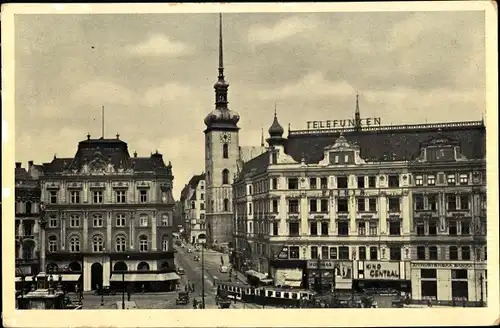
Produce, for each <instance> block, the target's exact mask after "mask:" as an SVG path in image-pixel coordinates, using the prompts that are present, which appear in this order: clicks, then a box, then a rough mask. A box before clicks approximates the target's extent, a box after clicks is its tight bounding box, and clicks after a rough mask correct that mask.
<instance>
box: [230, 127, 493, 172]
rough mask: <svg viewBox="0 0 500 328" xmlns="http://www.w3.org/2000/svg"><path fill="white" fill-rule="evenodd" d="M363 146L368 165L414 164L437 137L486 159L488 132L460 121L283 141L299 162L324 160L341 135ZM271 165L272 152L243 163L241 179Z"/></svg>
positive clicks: (295, 134)
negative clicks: (427, 145)
mask: <svg viewBox="0 0 500 328" xmlns="http://www.w3.org/2000/svg"><path fill="white" fill-rule="evenodd" d="M341 134H342V135H343V136H344V137H345V138H346V139H347V141H349V142H350V143H352V144H356V145H357V146H359V147H360V157H361V158H363V159H365V160H366V161H367V162H390V161H412V160H416V159H417V158H418V157H419V155H420V148H421V146H422V145H423V144H425V143H426V142H428V141H429V140H432V139H433V138H442V137H445V138H449V139H451V140H455V141H456V142H457V143H458V144H459V146H460V152H461V153H462V155H464V156H465V157H466V158H468V159H484V158H486V129H485V126H484V124H483V122H456V123H442V124H421V125H406V126H391V127H377V128H362V129H361V130H355V129H343V130H337V131H326V132H323V131H308V130H302V131H290V132H289V135H288V138H287V139H284V140H283V145H284V149H285V153H286V154H288V155H290V156H291V157H292V158H293V159H294V160H295V161H296V162H297V163H300V161H301V159H302V157H303V158H304V161H305V163H306V164H316V163H318V162H319V161H321V160H322V159H323V157H324V152H325V147H327V146H330V145H333V144H334V143H335V141H336V140H337V138H338V137H339V136H340V135H341ZM268 165H269V156H268V153H267V152H266V153H264V154H262V155H260V156H257V157H255V158H253V159H251V160H249V161H248V162H246V163H244V164H243V167H242V170H241V172H240V177H241V176H244V175H246V174H248V173H253V174H260V173H263V172H265V171H266V169H267V166H268Z"/></svg>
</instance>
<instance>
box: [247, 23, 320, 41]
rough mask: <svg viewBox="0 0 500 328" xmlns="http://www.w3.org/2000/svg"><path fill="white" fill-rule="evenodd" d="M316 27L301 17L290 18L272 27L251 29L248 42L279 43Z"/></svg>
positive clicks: (254, 27)
mask: <svg viewBox="0 0 500 328" xmlns="http://www.w3.org/2000/svg"><path fill="white" fill-rule="evenodd" d="M314 27H315V24H312V23H307V22H305V21H304V20H302V19H301V18H299V17H289V18H285V19H282V20H280V21H279V22H278V23H276V24H275V25H273V26H271V27H266V26H253V27H251V28H250V30H249V31H248V41H249V42H250V43H253V44H266V43H271V42H277V41H281V40H284V39H286V38H289V37H291V36H294V35H296V34H298V33H301V32H303V31H305V30H308V29H311V28H314Z"/></svg>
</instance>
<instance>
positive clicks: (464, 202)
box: [460, 195, 470, 210]
mask: <svg viewBox="0 0 500 328" xmlns="http://www.w3.org/2000/svg"><path fill="white" fill-rule="evenodd" d="M469 208H470V207H469V195H461V196H460V209H461V210H468V209H469Z"/></svg>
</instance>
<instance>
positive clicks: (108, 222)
mask: <svg viewBox="0 0 500 328" xmlns="http://www.w3.org/2000/svg"><path fill="white" fill-rule="evenodd" d="M112 222H113V220H112V213H111V211H107V212H106V244H105V245H106V249H107V250H108V251H110V252H111V250H112V248H111V245H113V241H112V238H111V228H112Z"/></svg>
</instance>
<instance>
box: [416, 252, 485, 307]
mask: <svg viewBox="0 0 500 328" xmlns="http://www.w3.org/2000/svg"><path fill="white" fill-rule="evenodd" d="M486 280H487V271H486V264H483V263H481V264H479V263H476V264H474V263H459V262H455V263H450V262H437V261H435V262H423V261H418V262H412V264H411V283H412V290H413V293H412V298H413V299H414V300H432V301H440V302H451V303H457V302H458V303H459V304H461V303H460V302H464V301H465V302H485V301H486V286H487V281H486Z"/></svg>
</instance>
